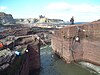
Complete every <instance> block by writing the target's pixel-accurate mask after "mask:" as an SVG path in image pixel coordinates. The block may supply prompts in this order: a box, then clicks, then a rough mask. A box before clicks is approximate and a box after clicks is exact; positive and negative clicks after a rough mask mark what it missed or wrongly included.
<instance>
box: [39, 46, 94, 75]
mask: <svg viewBox="0 0 100 75" xmlns="http://www.w3.org/2000/svg"><path fill="white" fill-rule="evenodd" d="M39 75H94V74H93V73H90V72H89V71H88V70H86V69H84V68H82V67H81V66H78V65H76V64H66V63H65V62H64V61H62V60H61V59H60V58H58V57H57V56H56V55H53V53H52V48H51V46H50V45H49V46H48V47H42V48H41V70H40V74H39Z"/></svg>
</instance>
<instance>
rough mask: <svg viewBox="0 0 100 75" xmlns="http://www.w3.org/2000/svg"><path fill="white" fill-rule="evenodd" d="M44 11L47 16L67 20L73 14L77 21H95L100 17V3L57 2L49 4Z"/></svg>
mask: <svg viewBox="0 0 100 75" xmlns="http://www.w3.org/2000/svg"><path fill="white" fill-rule="evenodd" d="M43 11H45V12H44V13H45V14H46V16H47V17H50V18H61V19H63V20H65V21H69V19H70V18H71V17H72V16H75V21H94V20H97V19H99V18H100V17H99V16H100V13H99V12H100V5H90V4H78V5H76V4H70V3H66V2H56V3H50V4H48V5H47V6H46V8H45V9H44V10H43Z"/></svg>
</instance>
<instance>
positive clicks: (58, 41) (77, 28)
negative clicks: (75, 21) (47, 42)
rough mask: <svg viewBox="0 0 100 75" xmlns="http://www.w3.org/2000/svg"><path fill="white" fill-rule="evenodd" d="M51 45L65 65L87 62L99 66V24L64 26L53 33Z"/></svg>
mask: <svg viewBox="0 0 100 75" xmlns="http://www.w3.org/2000/svg"><path fill="white" fill-rule="evenodd" d="M51 44H52V48H53V51H54V52H55V53H56V54H58V55H59V56H61V57H62V58H64V60H65V61H66V62H67V63H70V62H72V61H75V62H77V61H88V62H90V63H93V64H96V65H100V56H99V54H100V22H99V21H98V22H92V23H88V24H83V25H70V26H66V27H64V28H62V29H60V30H58V31H56V32H54V34H53V36H52V39H51Z"/></svg>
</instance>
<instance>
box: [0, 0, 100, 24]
mask: <svg viewBox="0 0 100 75" xmlns="http://www.w3.org/2000/svg"><path fill="white" fill-rule="evenodd" d="M0 12H5V13H8V14H12V15H13V17H14V18H38V16H39V15H44V16H46V17H47V18H57V19H63V20H64V21H69V19H70V18H71V17H72V16H74V18H75V21H76V22H79V21H81V22H82V21H83V22H87V21H88V22H91V21H94V20H97V19H100V1H99V0H0Z"/></svg>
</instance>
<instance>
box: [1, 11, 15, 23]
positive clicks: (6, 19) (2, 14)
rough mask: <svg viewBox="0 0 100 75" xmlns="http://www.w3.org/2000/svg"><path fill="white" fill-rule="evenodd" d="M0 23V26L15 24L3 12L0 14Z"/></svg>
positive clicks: (11, 17)
mask: <svg viewBox="0 0 100 75" xmlns="http://www.w3.org/2000/svg"><path fill="white" fill-rule="evenodd" d="M0 23H1V24H15V20H14V19H13V16H12V15H11V14H6V13H4V12H0Z"/></svg>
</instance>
